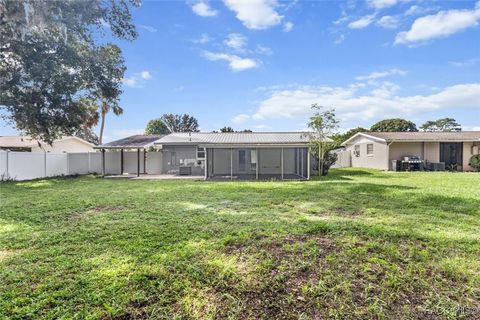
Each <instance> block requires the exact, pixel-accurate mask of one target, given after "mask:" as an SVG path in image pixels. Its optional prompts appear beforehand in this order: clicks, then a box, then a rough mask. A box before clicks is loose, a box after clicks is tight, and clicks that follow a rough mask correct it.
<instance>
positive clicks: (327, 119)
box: [306, 103, 339, 176]
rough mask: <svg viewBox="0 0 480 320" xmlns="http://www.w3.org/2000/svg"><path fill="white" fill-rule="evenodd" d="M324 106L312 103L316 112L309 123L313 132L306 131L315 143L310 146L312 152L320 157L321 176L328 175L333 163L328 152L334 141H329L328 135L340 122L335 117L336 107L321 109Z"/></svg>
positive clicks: (331, 133) (317, 157)
mask: <svg viewBox="0 0 480 320" xmlns="http://www.w3.org/2000/svg"><path fill="white" fill-rule="evenodd" d="M322 108H323V107H322V106H319V105H318V104H316V103H315V104H312V109H313V110H315V112H314V114H313V116H311V117H310V121H309V122H308V123H307V125H308V127H309V128H310V129H312V132H308V133H306V135H307V136H308V138H309V140H310V143H311V144H312V145H313V147H311V148H310V152H311V153H312V154H313V155H314V157H315V158H316V159H318V163H319V170H318V175H319V176H320V175H322V176H323V175H326V174H327V172H328V168H329V165H331V163H330V162H331V161H330V160H331V159H329V156H328V154H329V153H328V152H329V151H330V150H331V146H332V143H331V142H329V141H328V137H330V136H332V135H333V134H334V133H336V131H337V129H338V122H339V121H338V120H337V119H336V117H335V110H334V109H330V110H326V111H321V110H322Z"/></svg>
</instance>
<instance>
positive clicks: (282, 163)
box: [282, 148, 283, 180]
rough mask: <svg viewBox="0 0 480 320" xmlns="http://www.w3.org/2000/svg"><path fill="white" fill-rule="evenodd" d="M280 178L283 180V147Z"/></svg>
mask: <svg viewBox="0 0 480 320" xmlns="http://www.w3.org/2000/svg"><path fill="white" fill-rule="evenodd" d="M282 180H283V148H282Z"/></svg>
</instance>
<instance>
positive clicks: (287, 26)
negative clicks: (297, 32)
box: [283, 21, 293, 32]
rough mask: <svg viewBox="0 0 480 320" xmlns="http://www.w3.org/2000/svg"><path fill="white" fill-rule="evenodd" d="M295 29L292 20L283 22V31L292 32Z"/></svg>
mask: <svg viewBox="0 0 480 320" xmlns="http://www.w3.org/2000/svg"><path fill="white" fill-rule="evenodd" d="M292 29H293V23H292V22H290V21H287V22H285V23H284V24H283V31H285V32H290V31H292Z"/></svg>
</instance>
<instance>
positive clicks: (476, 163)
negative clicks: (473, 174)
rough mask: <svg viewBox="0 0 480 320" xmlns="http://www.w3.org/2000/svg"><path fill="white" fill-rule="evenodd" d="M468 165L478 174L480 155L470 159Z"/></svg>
mask: <svg viewBox="0 0 480 320" xmlns="http://www.w3.org/2000/svg"><path fill="white" fill-rule="evenodd" d="M469 165H470V166H471V167H473V168H474V169H475V170H477V171H479V172H480V154H477V155H474V156H473V157H471V158H470V163H469Z"/></svg>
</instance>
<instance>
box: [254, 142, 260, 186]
mask: <svg viewBox="0 0 480 320" xmlns="http://www.w3.org/2000/svg"><path fill="white" fill-rule="evenodd" d="M255 153H256V154H257V164H256V166H255V178H256V179H257V180H258V166H259V165H260V160H259V159H260V157H259V156H258V148H255Z"/></svg>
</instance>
